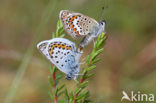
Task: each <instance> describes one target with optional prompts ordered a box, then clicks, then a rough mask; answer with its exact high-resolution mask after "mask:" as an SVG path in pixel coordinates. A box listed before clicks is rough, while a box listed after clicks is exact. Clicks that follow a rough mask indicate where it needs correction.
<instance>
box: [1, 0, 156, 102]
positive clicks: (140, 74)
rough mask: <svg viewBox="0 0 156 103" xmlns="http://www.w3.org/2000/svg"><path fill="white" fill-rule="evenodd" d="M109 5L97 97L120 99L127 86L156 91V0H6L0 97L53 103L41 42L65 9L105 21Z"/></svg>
mask: <svg viewBox="0 0 156 103" xmlns="http://www.w3.org/2000/svg"><path fill="white" fill-rule="evenodd" d="M103 6H104V7H106V9H105V10H104V17H103V18H104V19H105V20H106V22H107V25H106V32H107V35H108V39H107V41H106V45H105V46H104V48H105V50H104V52H103V53H102V55H101V56H100V58H101V61H100V62H99V63H98V64H97V68H96V69H95V70H94V71H93V72H94V73H95V75H94V77H93V78H91V80H90V83H89V87H88V89H89V90H90V93H91V97H92V100H93V101H94V103H120V102H121V97H122V91H123V90H124V91H126V92H128V93H129V92H130V91H135V92H137V91H140V92H141V93H147V94H148V93H153V94H156V1H155V0H146V1H145V0H144V1H143V0H0V103H49V102H50V97H49V95H48V91H50V85H49V83H48V75H49V74H50V73H49V67H50V63H49V62H48V61H47V60H46V59H45V57H43V56H42V55H41V54H40V53H39V51H38V50H37V49H36V44H37V43H38V42H39V41H42V40H47V39H50V38H51V33H52V32H55V30H56V23H57V20H58V19H59V18H58V16H59V12H60V10H64V9H68V10H72V11H75V12H80V13H82V14H85V15H87V16H89V17H92V18H95V19H96V20H98V21H99V19H100V15H101V12H102V10H101V8H102V7H103ZM107 7H108V8H107ZM66 38H69V39H70V40H72V41H73V39H72V38H70V37H69V36H68V35H66ZM92 47H93V46H92V43H91V44H90V45H88V47H87V48H86V49H85V53H84V55H83V57H85V56H86V55H87V54H88V53H89V52H90V48H92ZM62 82H64V83H65V84H66V86H67V88H68V87H72V86H74V85H75V82H74V81H67V80H64V79H63V80H62ZM123 103H127V101H123Z"/></svg>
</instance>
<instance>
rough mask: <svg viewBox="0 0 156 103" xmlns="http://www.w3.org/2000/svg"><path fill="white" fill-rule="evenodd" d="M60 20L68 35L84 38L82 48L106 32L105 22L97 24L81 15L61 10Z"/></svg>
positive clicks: (81, 43)
mask: <svg viewBox="0 0 156 103" xmlns="http://www.w3.org/2000/svg"><path fill="white" fill-rule="evenodd" d="M59 18H60V20H61V22H62V24H63V28H64V29H65V31H66V32H67V34H69V35H71V36H72V37H73V38H78V37H80V36H84V37H83V39H82V40H81V42H80V44H79V45H80V47H81V48H84V46H86V45H87V44H88V43H90V42H91V41H92V40H93V39H94V38H95V37H97V36H98V35H100V34H101V33H102V32H104V30H105V24H106V22H105V20H103V21H101V22H97V21H96V20H94V19H92V18H90V17H88V16H85V15H83V14H80V13H75V12H71V11H68V10H61V11H60V14H59Z"/></svg>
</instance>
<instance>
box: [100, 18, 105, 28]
mask: <svg viewBox="0 0 156 103" xmlns="http://www.w3.org/2000/svg"><path fill="white" fill-rule="evenodd" d="M99 24H100V27H101V28H103V30H105V25H106V21H105V20H102V21H100V22H99Z"/></svg>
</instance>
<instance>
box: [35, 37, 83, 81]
mask: <svg viewBox="0 0 156 103" xmlns="http://www.w3.org/2000/svg"><path fill="white" fill-rule="evenodd" d="M37 48H38V49H39V51H40V52H41V53H42V54H43V55H44V56H45V57H46V58H47V59H48V60H49V61H50V62H51V63H52V64H54V65H55V66H56V67H57V68H58V69H59V70H60V71H62V72H64V73H65V74H66V75H67V79H68V80H71V79H72V78H74V79H76V78H77V74H78V73H79V69H80V64H79V59H80V56H81V53H78V52H77V51H76V50H77V49H76V46H75V44H74V43H73V42H71V41H69V40H67V39H64V38H54V39H51V40H45V41H42V42H40V43H38V44H37Z"/></svg>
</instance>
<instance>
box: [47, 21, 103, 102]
mask: <svg viewBox="0 0 156 103" xmlns="http://www.w3.org/2000/svg"><path fill="white" fill-rule="evenodd" d="M63 31H64V30H63V27H62V24H61V22H60V21H58V23H57V30H56V33H52V38H55V37H64V35H65V34H63ZM105 40H106V35H105V33H102V34H101V35H99V36H98V37H97V40H96V41H95V42H94V47H93V50H92V52H91V53H90V54H89V55H87V58H86V60H85V64H84V68H83V70H82V72H81V75H79V77H78V79H77V82H75V88H74V89H73V90H71V91H70V92H69V91H68V90H67V88H66V87H67V86H65V84H62V83H60V84H59V82H60V81H61V78H62V77H63V75H62V73H61V72H60V71H58V69H57V68H56V67H55V66H54V65H52V66H51V67H50V76H49V77H48V78H49V83H50V85H51V89H52V91H50V92H49V95H50V98H51V101H52V102H54V103H89V102H91V99H90V92H89V90H88V89H87V88H86V87H87V86H88V82H89V81H88V80H89V78H91V77H92V76H93V75H94V73H92V72H91V71H92V70H93V69H95V68H96V63H97V62H99V61H100V59H99V58H98V55H100V54H101V53H102V52H103V50H104V48H103V46H104V44H105ZM96 69H98V68H96ZM61 96H63V98H62V97H61Z"/></svg>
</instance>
